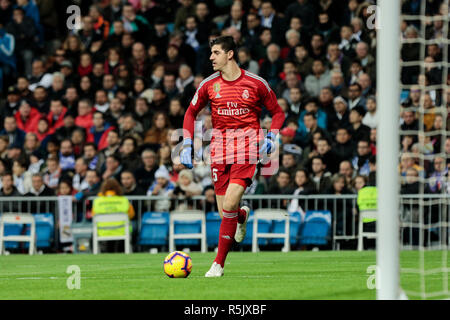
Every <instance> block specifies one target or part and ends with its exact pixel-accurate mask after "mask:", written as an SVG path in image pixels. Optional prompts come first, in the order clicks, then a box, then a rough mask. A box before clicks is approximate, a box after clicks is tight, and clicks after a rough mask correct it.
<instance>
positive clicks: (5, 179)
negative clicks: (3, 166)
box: [0, 172, 22, 212]
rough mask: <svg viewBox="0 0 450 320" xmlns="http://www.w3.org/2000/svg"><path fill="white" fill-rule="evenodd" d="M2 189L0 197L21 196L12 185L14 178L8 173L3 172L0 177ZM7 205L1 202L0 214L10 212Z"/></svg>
mask: <svg viewBox="0 0 450 320" xmlns="http://www.w3.org/2000/svg"><path fill="white" fill-rule="evenodd" d="M1 180H2V188H1V189H0V197H20V196H21V195H22V194H21V193H20V192H19V190H17V188H16V186H15V185H14V177H13V175H12V174H11V173H10V172H5V173H3V175H2V176H1ZM8 207H9V205H8V204H7V203H6V202H3V201H2V209H1V210H2V212H7V211H11V210H10V209H9V208H8Z"/></svg>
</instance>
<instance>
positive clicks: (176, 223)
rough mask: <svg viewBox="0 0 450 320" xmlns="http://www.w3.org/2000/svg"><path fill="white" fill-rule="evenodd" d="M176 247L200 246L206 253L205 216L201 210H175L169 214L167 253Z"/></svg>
mask: <svg viewBox="0 0 450 320" xmlns="http://www.w3.org/2000/svg"><path fill="white" fill-rule="evenodd" d="M176 245H184V246H192V245H200V247H201V252H207V250H208V248H207V245H206V214H205V213H204V212H203V211H201V210H175V211H171V212H170V214H169V251H174V250H175V246H176Z"/></svg>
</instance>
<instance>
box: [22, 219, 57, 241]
mask: <svg viewBox="0 0 450 320" xmlns="http://www.w3.org/2000/svg"><path fill="white" fill-rule="evenodd" d="M33 216H34V220H35V221H36V247H37V248H38V249H48V248H50V246H51V243H52V241H53V238H54V235H55V221H54V217H53V214H52V213H36V214H34V215H33ZM28 233H29V228H27V234H28ZM25 246H26V247H28V243H26V245H25Z"/></svg>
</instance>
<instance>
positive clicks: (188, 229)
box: [174, 220, 202, 246]
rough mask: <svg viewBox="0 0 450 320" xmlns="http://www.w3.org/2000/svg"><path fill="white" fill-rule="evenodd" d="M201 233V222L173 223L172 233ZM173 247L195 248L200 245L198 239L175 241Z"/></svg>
mask: <svg viewBox="0 0 450 320" xmlns="http://www.w3.org/2000/svg"><path fill="white" fill-rule="evenodd" d="M201 231H202V221H201V220H196V221H174V233H175V234H183V233H200V232H201ZM175 245H182V246H196V245H200V239H175Z"/></svg>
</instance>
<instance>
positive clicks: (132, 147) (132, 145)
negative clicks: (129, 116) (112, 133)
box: [119, 136, 141, 170]
mask: <svg viewBox="0 0 450 320" xmlns="http://www.w3.org/2000/svg"><path fill="white" fill-rule="evenodd" d="M137 147H138V146H137V142H136V139H134V138H133V137H129V136H126V137H124V138H123V139H122V142H121V144H120V147H119V151H120V155H121V158H122V159H121V164H122V166H123V169H124V170H133V169H135V168H139V167H140V165H141V159H140V157H139V154H138V152H137Z"/></svg>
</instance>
